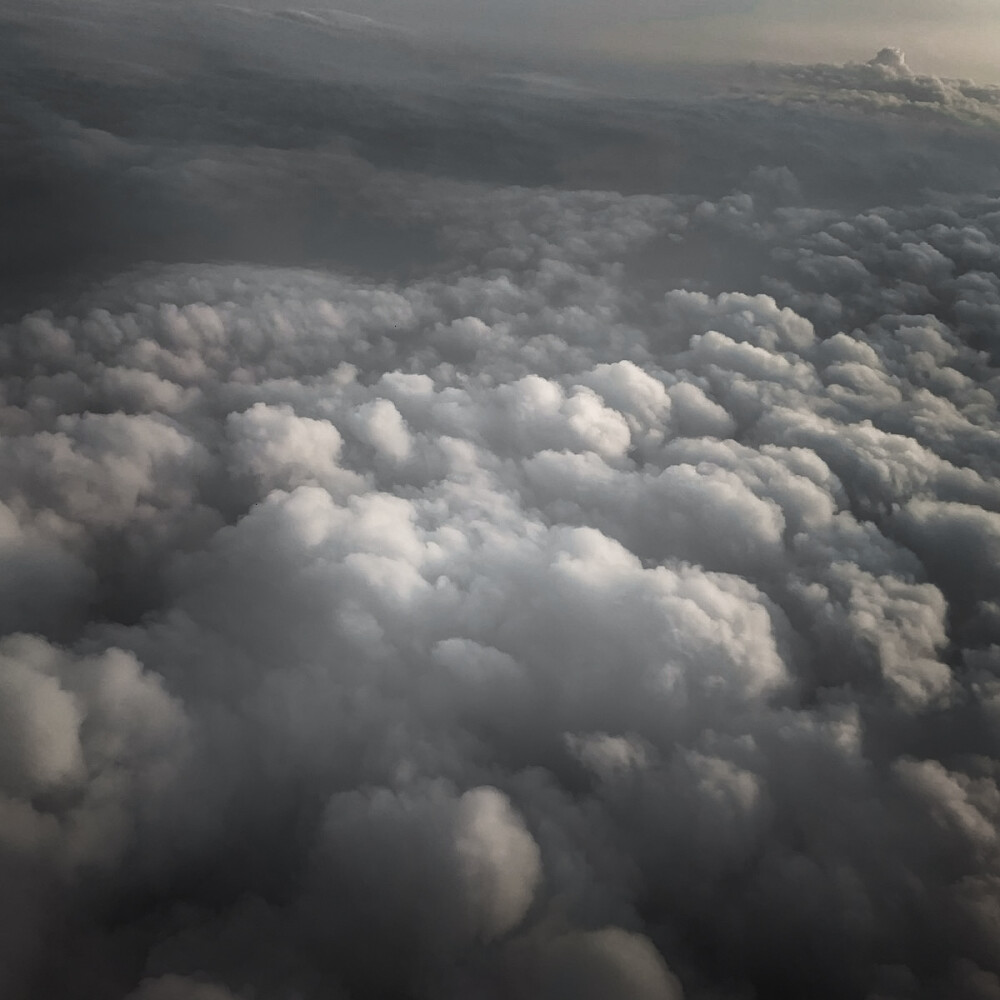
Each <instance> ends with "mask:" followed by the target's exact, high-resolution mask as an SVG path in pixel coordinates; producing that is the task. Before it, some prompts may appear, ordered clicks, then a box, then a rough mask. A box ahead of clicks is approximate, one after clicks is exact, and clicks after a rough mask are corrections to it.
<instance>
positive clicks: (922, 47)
mask: <svg viewBox="0 0 1000 1000" xmlns="http://www.w3.org/2000/svg"><path fill="white" fill-rule="evenodd" d="M252 3H253V4H254V5H256V6H258V7H261V8H274V9H276V8H278V7H281V6H282V4H281V3H280V2H278V0H252ZM314 6H316V8H317V9H319V8H321V7H334V8H339V9H343V10H349V11H352V12H357V13H358V14H362V15H365V16H368V17H372V18H374V19H376V20H384V21H387V22H389V23H392V24H398V25H405V26H406V27H408V28H410V29H411V30H416V31H426V32H427V33H428V34H431V35H434V36H438V37H441V36H444V37H448V38H455V39H462V40H474V41H476V42H477V43H481V44H485V45H488V46H498V45H503V46H505V47H509V48H510V49H512V50H515V51H518V50H520V51H523V50H525V49H533V48H536V47H538V48H542V49H549V50H554V51H564V52H568V53H573V54H576V55H582V54H591V55H592V54H598V53H599V54H601V55H604V56H608V57H612V58H614V59H616V60H622V61H626V62H630V61H637V62H643V63H650V62H651V63H657V62H662V61H678V60H680V61H682V62H688V63H692V62H693V63H698V62H702V61H711V62H714V63H732V62H741V61H746V60H762V61H792V62H827V61H833V62H844V61H847V60H849V59H854V60H861V59H867V58H870V56H871V54H872V52H870V51H869V50H872V51H874V50H877V49H878V48H881V47H882V46H884V45H894V46H899V47H902V48H903V49H904V50H906V51H907V53H909V55H910V60H911V63H912V64H913V65H914V66H915V67H916V68H918V69H919V70H921V71H924V72H937V73H939V74H947V75H949V76H969V77H973V78H975V79H978V80H980V81H983V82H990V83H997V82H1000V68H998V64H997V57H996V53H997V50H998V48H1000V4H998V3H997V2H996V0H952V2H949V3H947V4H943V3H940V2H936V0H873V2H859V0H826V2H823V0H622V2H620V3H614V4H609V3H606V2H604V0H479V2H470V0H417V2H403V0H353V2H350V0H348V2H343V3H340V2H336V3H334V2H327V3H323V4H318V5H314Z"/></svg>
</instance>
